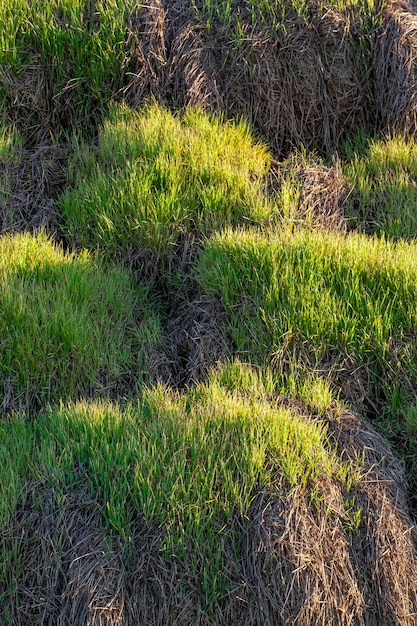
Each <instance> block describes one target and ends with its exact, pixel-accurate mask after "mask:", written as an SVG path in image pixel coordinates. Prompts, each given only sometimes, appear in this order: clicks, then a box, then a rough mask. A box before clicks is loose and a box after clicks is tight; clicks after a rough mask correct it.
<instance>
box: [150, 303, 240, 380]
mask: <svg viewBox="0 0 417 626" xmlns="http://www.w3.org/2000/svg"><path fill="white" fill-rule="evenodd" d="M232 351H233V348H232V345H231V343H230V342H228V340H227V337H226V333H225V328H224V312H223V311H222V309H221V306H220V304H219V303H216V302H214V301H212V300H210V299H209V298H207V297H205V296H200V297H196V298H195V299H193V300H192V301H191V302H187V301H184V302H181V301H175V300H174V302H173V305H172V307H171V312H170V314H169V315H168V318H167V321H166V324H165V341H163V345H162V346H161V347H160V348H159V349H156V350H155V349H154V350H153V351H152V352H151V354H150V358H149V363H150V365H149V367H150V372H151V374H152V375H153V377H155V378H156V380H159V381H161V382H163V383H165V384H167V385H171V386H173V387H174V388H182V387H184V386H189V385H193V384H196V383H198V382H201V381H203V380H204V379H205V378H206V375H207V373H208V371H209V370H210V369H211V368H213V367H215V366H216V365H218V364H219V363H221V362H224V361H225V360H226V359H227V358H229V357H230V355H231V354H232Z"/></svg>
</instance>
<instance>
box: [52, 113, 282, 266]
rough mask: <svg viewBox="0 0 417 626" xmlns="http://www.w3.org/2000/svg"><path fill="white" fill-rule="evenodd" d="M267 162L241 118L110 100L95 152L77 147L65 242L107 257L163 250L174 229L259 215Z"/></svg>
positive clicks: (175, 235)
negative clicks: (133, 107)
mask: <svg viewBox="0 0 417 626" xmlns="http://www.w3.org/2000/svg"><path fill="white" fill-rule="evenodd" d="M269 162H270V157H269V153H268V150H267V149H266V147H265V146H263V145H262V144H259V143H255V142H254V139H253V137H252V135H251V133H250V132H249V129H248V126H247V125H246V124H245V123H243V122H239V123H232V122H231V123H221V122H220V121H218V120H217V119H215V118H213V117H210V116H208V115H206V114H204V113H201V112H198V111H187V112H186V113H184V114H183V115H174V114H172V113H170V112H169V111H167V110H166V109H164V108H161V107H160V106H158V105H151V106H148V107H146V108H145V109H144V110H142V111H141V112H140V113H132V112H131V111H129V110H128V109H127V108H126V107H114V108H113V110H112V114H111V117H110V119H109V121H108V122H106V124H105V126H104V128H103V130H102V131H101V133H100V136H99V146H98V149H97V152H95V151H94V150H91V149H90V148H89V147H88V146H85V145H82V146H80V148H79V150H78V154H77V158H76V160H75V162H74V164H73V179H72V180H71V186H70V187H69V188H68V190H67V192H66V193H65V195H64V197H63V199H62V202H61V204H62V210H63V214H64V217H65V220H66V222H67V224H68V232H69V237H70V240H71V241H72V242H74V243H76V244H77V245H82V246H84V247H87V248H96V247H98V248H99V249H100V250H101V251H102V252H103V253H104V254H105V255H106V256H108V257H109V256H110V257H112V256H114V255H115V254H116V255H119V256H120V255H121V254H124V255H125V254H126V251H129V250H142V249H145V250H146V249H147V250H150V251H152V252H153V253H154V254H156V255H157V256H158V257H159V258H166V257H167V256H169V255H174V254H175V251H176V246H177V243H178V241H179V238H180V236H181V235H183V234H184V233H191V234H192V235H195V236H197V237H198V238H199V239H201V238H202V237H203V236H204V235H208V234H209V233H210V232H213V231H214V230H216V229H218V228H221V227H222V226H223V225H233V224H237V223H260V222H263V221H266V220H267V219H269V218H270V217H271V216H272V215H273V214H274V211H275V208H274V207H273V206H272V204H270V203H268V202H267V199H266V196H265V193H264V185H265V178H264V177H265V175H266V173H267V171H268V168H269Z"/></svg>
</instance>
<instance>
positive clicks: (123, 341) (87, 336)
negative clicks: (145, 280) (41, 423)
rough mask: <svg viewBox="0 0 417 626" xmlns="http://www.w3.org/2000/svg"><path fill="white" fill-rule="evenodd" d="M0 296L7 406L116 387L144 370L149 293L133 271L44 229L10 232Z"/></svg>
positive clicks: (2, 247) (0, 245)
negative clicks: (73, 248)
mask: <svg viewBox="0 0 417 626" xmlns="http://www.w3.org/2000/svg"><path fill="white" fill-rule="evenodd" d="M0 302H1V304H0V329H1V335H0V353H1V361H0V389H1V402H2V405H3V408H5V409H7V410H10V409H16V408H19V407H20V406H24V407H26V408H36V407H38V406H39V405H40V404H41V403H43V402H45V401H57V400H58V399H59V398H69V397H72V398H77V397H78V396H79V395H80V394H83V393H92V394H95V393H100V392H105V393H106V394H111V393H112V390H113V392H114V390H115V389H117V387H118V385H122V383H123V379H124V377H125V378H126V376H127V377H129V376H133V379H134V378H135V376H137V375H138V371H139V369H140V368H139V365H140V364H141V362H142V357H143V353H142V350H143V345H141V341H140V339H141V337H143V333H144V332H145V331H144V330H141V329H140V325H139V324H140V321H141V320H140V311H141V310H142V311H143V309H142V307H144V306H145V307H146V292H145V290H143V289H141V288H140V287H139V288H138V289H135V288H134V285H133V280H132V277H131V275H130V274H129V272H127V271H125V270H122V269H118V268H116V267H109V268H107V269H106V270H103V269H100V267H99V266H98V265H97V264H96V263H95V261H94V259H93V257H91V256H89V255H88V254H87V253H83V254H81V255H80V256H75V255H72V254H65V253H64V252H63V251H62V250H61V249H60V248H58V247H56V246H54V245H53V244H52V242H51V241H50V240H49V239H48V238H47V237H46V236H45V235H42V234H39V235H37V236H36V237H33V236H30V235H21V236H6V235H4V236H3V237H1V238H0ZM145 334H146V333H145Z"/></svg>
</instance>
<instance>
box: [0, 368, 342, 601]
mask: <svg viewBox="0 0 417 626" xmlns="http://www.w3.org/2000/svg"><path fill="white" fill-rule="evenodd" d="M233 371H234V377H235V383H236V388H235V390H231V389H230V387H229V388H227V387H226V386H225V385H224V383H223V382H222V380H223V381H224V380H225V376H227V375H226V374H225V372H223V374H222V373H219V374H218V375H216V374H215V373H214V374H213V376H212V379H211V381H210V382H209V383H208V384H205V385H200V386H198V387H196V388H194V389H192V390H191V389H190V390H187V391H185V392H183V393H178V392H173V391H172V390H170V389H168V388H166V387H163V386H156V387H154V388H151V389H148V390H147V391H146V392H145V393H144V394H143V396H142V397H141V399H140V400H139V401H137V402H135V401H132V402H131V403H130V404H128V405H126V406H124V407H122V406H120V405H117V404H111V403H110V402H108V401H100V402H84V401H82V402H78V403H76V404H70V405H61V408H60V409H59V410H56V409H54V410H49V411H47V412H45V413H44V414H43V415H40V416H39V418H38V420H37V421H36V422H35V423H34V424H33V427H32V428H30V429H29V427H28V426H27V424H25V422H23V421H21V420H20V419H19V418H16V419H14V420H10V421H9V422H5V423H4V424H3V425H2V427H1V428H2V432H3V431H4V432H3V434H4V439H3V440H4V441H5V443H6V446H7V450H8V451H9V455H10V456H9V461H8V463H6V466H5V471H6V470H7V471H8V472H10V475H8V476H7V479H6V476H4V479H5V480H1V481H0V494H1V495H2V498H1V499H0V500H1V502H2V509H0V513H1V514H2V516H3V520H4V519H5V518H6V517H7V515H10V514H11V512H13V509H14V507H15V506H16V500H17V494H18V493H19V491H21V492H24V486H25V480H26V481H27V480H28V477H29V476H30V477H31V479H34V480H36V481H39V482H40V483H43V484H44V483H45V481H46V483H47V484H48V481H50V482H51V487H53V490H54V493H55V494H57V495H58V497H59V493H62V494H63V495H65V494H66V493H68V490H71V489H73V486H74V484H76V483H77V484H79V482H80V480H81V482H82V483H83V484H85V481H87V483H88V485H89V487H90V490H91V493H92V494H94V496H95V497H97V501H98V503H99V506H100V507H101V510H102V514H103V517H104V519H105V520H106V522H107V523H108V524H109V525H110V526H111V528H112V529H113V531H116V532H117V533H120V534H121V535H122V536H124V537H129V533H130V532H131V525H132V522H133V520H134V519H135V518H136V517H137V516H138V515H139V516H142V515H143V516H144V518H145V520H146V522H147V523H149V524H151V525H152V526H154V527H157V528H159V529H160V530H162V532H163V536H164V537H165V545H164V551H165V553H166V556H167V558H170V556H171V555H172V554H175V555H176V556H177V557H179V558H185V559H186V560H187V562H189V563H191V561H192V560H193V558H194V559H195V560H196V561H197V560H201V559H202V561H203V565H204V567H202V568H201V564H200V566H197V564H195V571H196V572H197V571H201V570H202V571H205V572H206V574H205V576H206V578H205V580H204V581H199V583H198V584H202V582H203V584H204V585H205V586H206V595H207V598H211V599H215V598H216V597H217V595H218V594H219V593H220V592H222V591H223V592H224V589H222V585H224V584H225V583H226V581H225V577H226V576H227V572H226V571H222V568H221V567H219V563H218V561H219V559H221V558H222V557H221V553H222V548H224V541H225V540H226V539H227V538H228V539H229V540H230V539H231V537H230V532H231V528H232V523H231V522H232V519H233V517H234V516H235V515H238V516H239V517H240V518H242V519H244V515H245V514H246V512H247V510H248V508H249V506H250V504H251V501H252V498H253V497H254V495H255V494H256V493H257V492H258V490H260V489H263V488H268V487H272V486H273V485H274V484H279V485H280V489H284V490H285V488H286V489H287V490H290V489H291V488H294V487H300V488H307V489H314V486H315V484H316V482H317V480H318V479H319V478H320V477H322V476H323V475H327V476H329V477H332V478H334V479H336V480H341V481H345V479H346V475H347V471H348V467H347V465H346V464H343V462H341V461H340V459H339V458H338V457H337V456H336V453H335V451H333V450H332V448H331V445H330V443H329V442H328V437H327V434H326V429H325V427H324V426H323V424H321V423H320V422H319V421H318V420H310V419H308V418H306V417H304V416H302V415H300V414H299V413H297V412H296V411H295V412H294V411H292V410H291V409H289V408H283V407H278V406H276V405H274V404H273V403H270V402H268V401H267V400H266V398H265V396H263V397H262V393H261V387H258V395H257V396H256V397H254V398H251V397H250V396H249V395H246V394H245V393H243V392H242V390H241V389H238V388H237V387H238V386H239V382H238V378H239V376H241V377H242V379H245V380H246V382H247V384H249V385H250V386H251V388H254V385H255V383H256V382H260V378H259V376H258V374H256V372H252V371H251V369H250V368H248V367H246V366H243V365H240V364H238V363H236V364H235V365H234V370H233ZM239 372H240V374H239ZM266 389H267V385H266V386H264V387H263V391H266ZM20 437H21V438H22V446H21V448H19V447H18V446H16V445H14V444H15V442H16V441H17V439H18V438H20ZM28 449H29V450H30V452H29V453H28ZM2 450H3V448H0V454H1V452H2ZM31 455H32V458H31ZM22 459H23V461H22ZM2 467H3V466H2ZM22 468H23V469H24V470H25V471H24V472H23V471H22ZM80 468H81V471H80ZM227 535H229V536H228V537H227ZM196 547H198V553H197V552H195V550H196ZM193 554H194V555H195V556H194V557H192V555H193ZM190 559H191V561H190Z"/></svg>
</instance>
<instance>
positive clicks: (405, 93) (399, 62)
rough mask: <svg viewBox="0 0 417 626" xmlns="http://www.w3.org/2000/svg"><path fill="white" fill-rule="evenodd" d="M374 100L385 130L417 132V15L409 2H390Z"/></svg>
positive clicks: (376, 66)
mask: <svg viewBox="0 0 417 626" xmlns="http://www.w3.org/2000/svg"><path fill="white" fill-rule="evenodd" d="M374 72H375V80H376V87H375V99H376V107H377V111H378V115H379V116H380V119H381V122H382V127H383V128H387V129H389V130H392V131H395V132H397V133H399V134H402V135H404V136H405V137H410V136H413V135H414V134H415V133H416V131H417V89H416V83H417V14H416V9H415V6H414V5H413V3H412V2H408V1H407V0H395V1H394V2H389V3H388V5H387V7H386V9H385V11H384V20H383V26H382V30H381V33H380V34H379V36H378V38H377V40H376V45H375V53H374Z"/></svg>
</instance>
